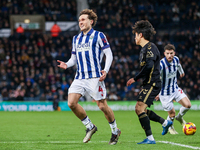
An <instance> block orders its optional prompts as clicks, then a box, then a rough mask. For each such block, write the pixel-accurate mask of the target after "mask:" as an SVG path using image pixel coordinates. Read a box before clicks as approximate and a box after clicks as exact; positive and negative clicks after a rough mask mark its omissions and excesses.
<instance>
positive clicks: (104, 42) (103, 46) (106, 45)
mask: <svg viewBox="0 0 200 150" xmlns="http://www.w3.org/2000/svg"><path fill="white" fill-rule="evenodd" d="M99 37H100V38H99V45H100V47H101V50H104V49H106V48H110V44H109V43H108V40H107V38H106V36H105V35H104V34H103V33H102V32H100V33H99Z"/></svg>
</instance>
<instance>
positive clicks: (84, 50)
mask: <svg viewBox="0 0 200 150" xmlns="http://www.w3.org/2000/svg"><path fill="white" fill-rule="evenodd" d="M72 46H73V48H72V54H75V55H76V59H77V72H76V75H75V79H87V78H95V77H100V76H101V70H102V69H101V61H102V58H103V55H104V53H103V51H102V50H104V49H106V48H110V45H109V43H108V41H107V39H106V36H105V35H104V34H103V33H102V32H99V31H96V30H94V29H91V30H90V31H89V32H88V33H87V34H86V35H84V34H83V32H81V33H79V34H78V35H76V36H74V37H73V42H72Z"/></svg>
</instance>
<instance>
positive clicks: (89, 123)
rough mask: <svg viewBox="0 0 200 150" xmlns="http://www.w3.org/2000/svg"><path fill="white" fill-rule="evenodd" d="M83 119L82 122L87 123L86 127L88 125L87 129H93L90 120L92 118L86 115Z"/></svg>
mask: <svg viewBox="0 0 200 150" xmlns="http://www.w3.org/2000/svg"><path fill="white" fill-rule="evenodd" d="M81 121H82V123H83V124H84V125H85V127H86V128H87V129H89V130H91V129H92V128H93V127H94V125H93V123H92V122H91V121H90V119H89V117H88V116H86V117H85V118H84V119H82V120H81Z"/></svg>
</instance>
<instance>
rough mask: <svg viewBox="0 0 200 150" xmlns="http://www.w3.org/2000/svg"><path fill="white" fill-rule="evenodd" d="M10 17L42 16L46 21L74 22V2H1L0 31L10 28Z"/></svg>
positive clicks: (64, 0) (55, 0) (7, 0)
mask: <svg viewBox="0 0 200 150" xmlns="http://www.w3.org/2000/svg"><path fill="white" fill-rule="evenodd" d="M10 15H44V16H45V20H46V21H76V20H77V16H76V15H77V4H76V0H39V1H34V0H1V1H0V29H1V28H10V19H9V16H10Z"/></svg>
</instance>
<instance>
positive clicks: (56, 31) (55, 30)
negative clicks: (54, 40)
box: [51, 22, 61, 37]
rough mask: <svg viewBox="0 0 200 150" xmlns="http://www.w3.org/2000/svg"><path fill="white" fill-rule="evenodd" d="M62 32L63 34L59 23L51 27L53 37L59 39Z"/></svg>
mask: <svg viewBox="0 0 200 150" xmlns="http://www.w3.org/2000/svg"><path fill="white" fill-rule="evenodd" d="M60 32H61V29H60V27H59V25H57V23H56V22H55V23H54V25H53V26H52V27H51V36H52V37H58V35H59V33H60Z"/></svg>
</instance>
